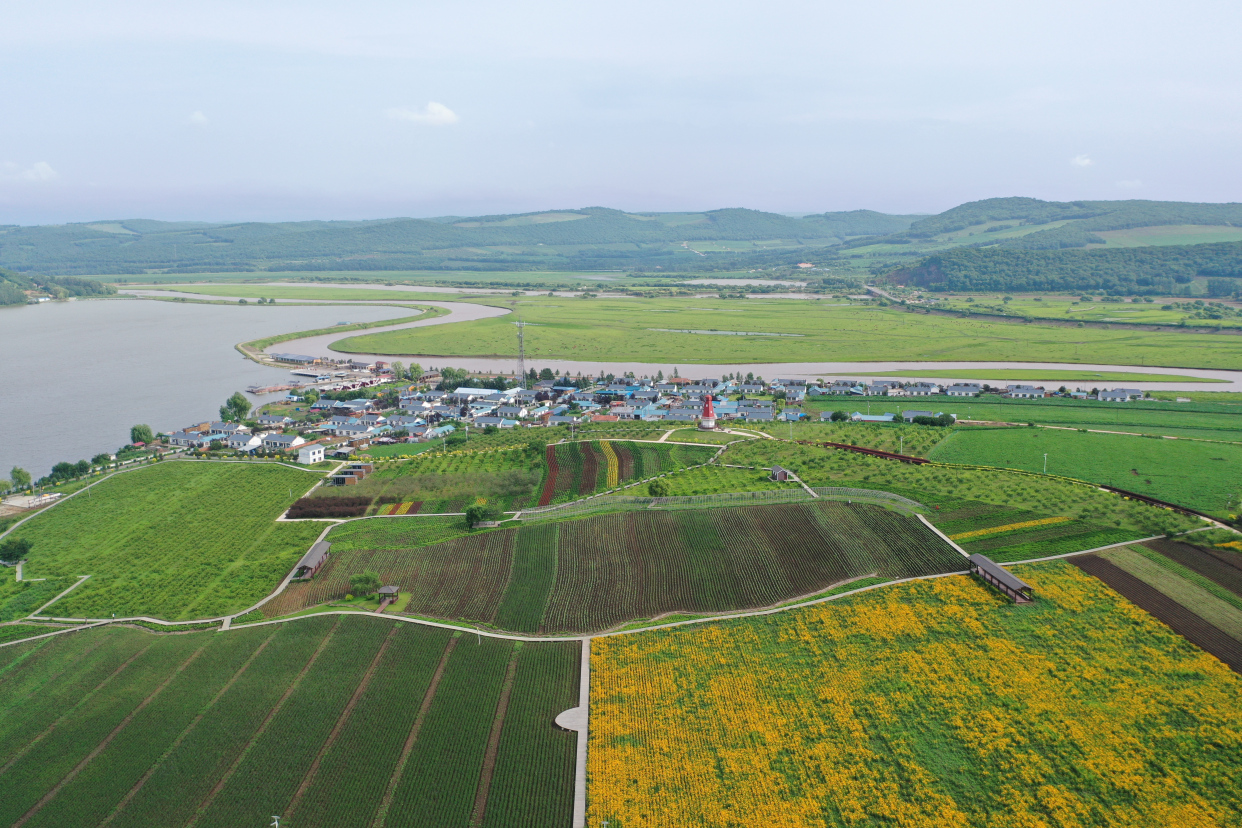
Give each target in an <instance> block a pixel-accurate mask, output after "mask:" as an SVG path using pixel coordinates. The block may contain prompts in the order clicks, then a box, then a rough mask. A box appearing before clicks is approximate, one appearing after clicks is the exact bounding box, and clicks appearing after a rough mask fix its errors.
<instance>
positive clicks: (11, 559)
mask: <svg viewBox="0 0 1242 828" xmlns="http://www.w3.org/2000/svg"><path fill="white" fill-rule="evenodd" d="M31 546H32V544H31V543H30V541H28V540H26V539H25V538H8V539H6V540H4V541H0V561H4V562H5V563H17V562H18V561H24V560H26V558H28V557H30V549H31Z"/></svg>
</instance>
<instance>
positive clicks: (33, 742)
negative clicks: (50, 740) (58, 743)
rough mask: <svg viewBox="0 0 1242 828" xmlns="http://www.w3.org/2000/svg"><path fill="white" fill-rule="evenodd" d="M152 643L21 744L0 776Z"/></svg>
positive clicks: (0, 768) (1, 768) (1, 769)
mask: <svg viewBox="0 0 1242 828" xmlns="http://www.w3.org/2000/svg"><path fill="white" fill-rule="evenodd" d="M154 645H155V642H154V641H152V642H151V643H150V644H148V645H147V646H145V647H143V648H142V649H141V650H139V651H138V652H136V653H134V654H133V655H132V656H130V657H129V658H128V659H126V660H125V662H124V663H122V664H121V666H120V667H117V668H116V669H115V670H113V671H112V672H111V673H109V674H108V675H107V676H106V677H104V679H103V681H101V682H99V684H96V685H95V686H94V687H93V688H91V690H90V691H89V692H88V693H87V694H86V695H84V696H82V698H80V699H78V703H77V704H75V705H74V706H73V707H70V708H69V709H68V710H66V711H65V712H64V713H62V714H61V716H60V718H58V719H57V720H56V721H54V722H52V723H51V724H50V725H48V726H47V727H46V728H44V730H43V732H42V733H40V734H39V735H38V736H36V737H34V738H33V739H31V740H30V741H29V742H27V743H26V744H25V746H23V747H22V749H21V750H19V751H18V752H17V753H15V754H13V758H12V759H10V760H9V761H8V762H7V763H5V765H4V767H0V776H2V775H3V774H5V773H6V772H8V770H9V768H11V767H13V765H14V764H16V763H17V760H19V759H21V758H22V757H23V756H25V755H26V754H27V753H29V752H30V749H31V748H33V747H34V746H35V745H37V744H39V742H42V741H43V740H44V739H46V738H47V736H48V734H49V733H51V732H52V731H53V730H55V729H56V728H57V727H59V726H60V724H61V722H63V721H64V720H65V719H67V718H69V717H70V716H71V715H73V711H75V710H77V709H78V708H79V707H81V706H82V705H83V704H84V703H85V702H86V701H87V700H88V699H90V698H91V697H92V696H94V695H95V694H96V693H98V692H99V691H100V690H102V689H103V688H104V686H105V685H107V684H108V683H109V682H111V681H112V680H113V679H114V678H116V677H117V676H119V675H120V674H121V673H122V672H124V670H125V668H126V667H128V666H129V665H131V664H133V663H134V661H135V660H136V659H137V658H138V657H139V656H140V655H142V654H143V653H145V652H146V651H147V650H149V649H151V647H153V646H154Z"/></svg>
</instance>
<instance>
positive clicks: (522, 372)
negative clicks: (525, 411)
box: [517, 318, 526, 391]
mask: <svg viewBox="0 0 1242 828" xmlns="http://www.w3.org/2000/svg"><path fill="white" fill-rule="evenodd" d="M517 329H518V364H517V373H518V388H520V389H522V390H523V391H525V390H526V323H525V322H523V321H522V320H521V319H520V318H519V319H518V321H517Z"/></svg>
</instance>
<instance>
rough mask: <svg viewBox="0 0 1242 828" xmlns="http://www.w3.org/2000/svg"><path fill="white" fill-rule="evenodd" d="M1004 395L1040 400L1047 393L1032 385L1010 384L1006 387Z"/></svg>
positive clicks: (1020, 398) (1019, 398) (1018, 398)
mask: <svg viewBox="0 0 1242 828" xmlns="http://www.w3.org/2000/svg"><path fill="white" fill-rule="evenodd" d="M1005 396H1007V397H1011V398H1013V399H1015V400H1042V399H1043V398H1044V397H1046V396H1047V394H1045V393H1044V389H1042V388H1036V387H1035V386H1034V385H1011V386H1009V387H1008V388H1007V389H1006V391H1005Z"/></svg>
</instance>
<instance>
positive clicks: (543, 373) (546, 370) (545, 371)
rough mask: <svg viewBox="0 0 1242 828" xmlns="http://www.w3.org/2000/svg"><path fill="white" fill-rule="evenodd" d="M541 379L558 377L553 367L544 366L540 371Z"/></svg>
mask: <svg viewBox="0 0 1242 828" xmlns="http://www.w3.org/2000/svg"><path fill="white" fill-rule="evenodd" d="M539 379H540V380H551V379H556V376H555V375H554V374H553V373H552V369H551V368H544V369H543V370H542V371H540V372H539Z"/></svg>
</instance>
